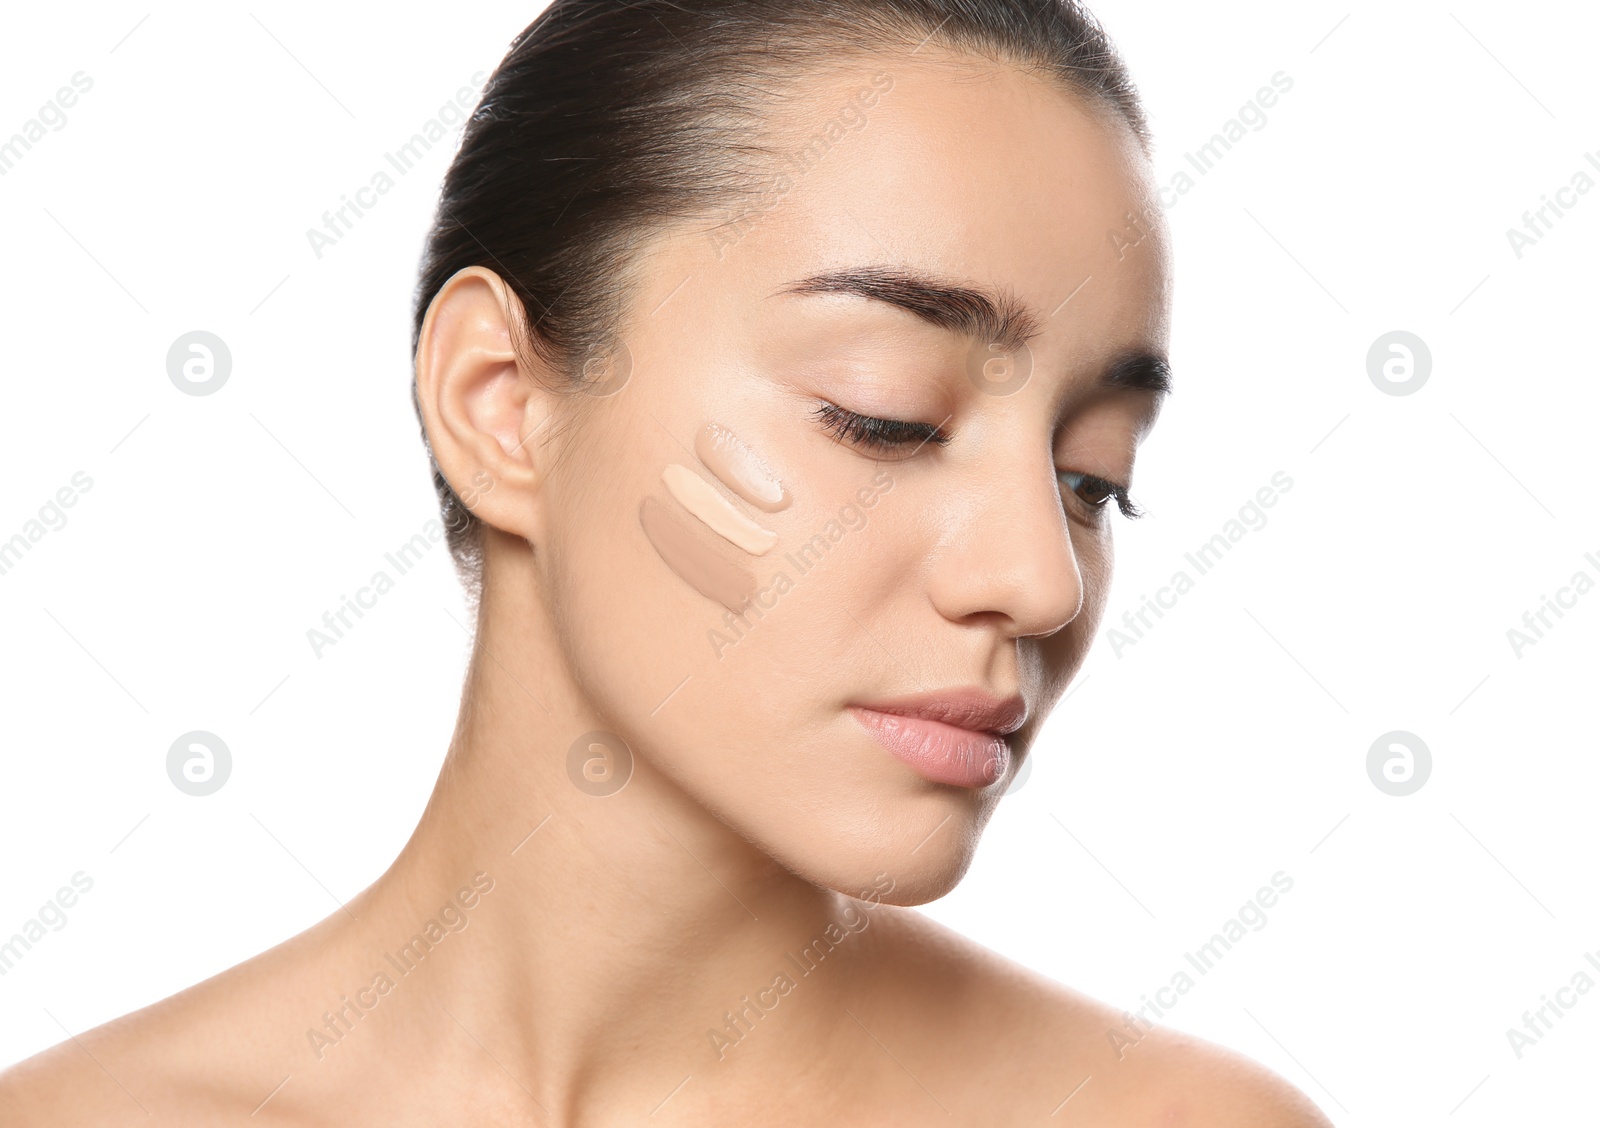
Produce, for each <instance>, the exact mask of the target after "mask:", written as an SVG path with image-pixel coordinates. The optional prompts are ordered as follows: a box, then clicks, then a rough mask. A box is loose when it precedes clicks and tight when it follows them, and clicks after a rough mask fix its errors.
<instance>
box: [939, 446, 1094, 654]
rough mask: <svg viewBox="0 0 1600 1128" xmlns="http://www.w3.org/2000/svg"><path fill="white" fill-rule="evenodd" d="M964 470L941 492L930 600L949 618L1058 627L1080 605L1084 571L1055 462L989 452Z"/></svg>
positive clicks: (1024, 631)
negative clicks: (956, 483)
mask: <svg viewBox="0 0 1600 1128" xmlns="http://www.w3.org/2000/svg"><path fill="white" fill-rule="evenodd" d="M966 477H967V479H968V481H967V482H966V483H964V484H963V486H962V487H960V488H959V490H958V491H957V492H955V493H952V494H948V495H946V502H947V504H948V506H949V508H948V509H947V510H946V511H945V514H944V520H945V522H946V523H945V529H946V530H947V531H946V532H945V534H944V535H943V536H942V537H941V538H940V541H939V544H938V546H937V548H935V550H934V553H933V559H932V561H931V568H930V571H929V580H928V583H929V596H930V598H931V599H932V600H933V603H934V606H935V607H936V608H937V609H938V611H939V613H940V614H941V615H943V616H944V617H945V618H947V619H949V620H951V621H952V622H967V621H970V620H972V619H974V618H975V617H981V616H984V615H989V616H999V617H1001V618H1002V619H1004V620H1005V621H1006V631H1007V633H1008V634H1010V635H1012V636H1014V637H1017V638H1023V637H1041V636H1048V635H1052V634H1054V633H1056V632H1057V631H1059V630H1061V629H1062V628H1063V627H1065V626H1066V625H1067V624H1068V623H1070V622H1072V620H1073V619H1075V618H1076V617H1077V616H1078V614H1079V613H1080V612H1081V611H1082V610H1083V601H1084V578H1083V573H1082V571H1081V570H1080V568H1079V565H1078V554H1077V552H1076V551H1075V550H1074V547H1073V543H1072V529H1071V523H1070V521H1069V520H1068V518H1067V516H1066V512H1065V510H1064V509H1063V508H1062V502H1061V492H1060V485H1059V484H1058V482H1057V479H1056V475H1055V468H1054V465H1053V464H1052V463H1051V462H1050V460H1049V458H1048V456H1043V457H1040V458H1038V459H1036V460H1031V461H1029V462H1028V463H1027V464H1026V465H1024V461H1023V460H1022V459H1021V458H1008V459H1007V460H1006V461H1005V463H1004V464H1001V463H999V462H997V461H996V460H993V459H988V460H985V461H984V462H982V463H981V464H979V465H976V466H974V467H972V472H971V473H969V474H968V475H966Z"/></svg>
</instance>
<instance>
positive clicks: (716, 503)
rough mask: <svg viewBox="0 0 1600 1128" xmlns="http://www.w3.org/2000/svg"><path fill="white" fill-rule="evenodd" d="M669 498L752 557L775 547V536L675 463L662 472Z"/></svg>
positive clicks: (686, 468)
mask: <svg viewBox="0 0 1600 1128" xmlns="http://www.w3.org/2000/svg"><path fill="white" fill-rule="evenodd" d="M661 480H662V481H663V482H665V483H666V484H667V489H668V490H669V491H671V493H672V496H673V497H675V498H677V499H678V502H679V504H681V505H682V506H683V507H684V508H685V509H687V510H688V511H689V512H690V513H693V514H694V515H695V516H696V517H698V518H700V520H702V521H704V522H705V523H706V525H707V526H708V527H709V528H710V529H711V531H712V532H714V533H716V534H717V535H718V536H720V537H721V538H722V539H723V540H725V541H728V542H729V543H730V544H735V545H738V546H739V547H740V548H742V549H744V550H745V551H746V552H748V553H750V555H752V556H760V555H761V554H762V553H763V552H766V551H768V550H769V549H771V548H772V546H773V545H775V544H777V543H778V534H777V533H775V532H773V531H772V530H771V529H763V528H762V527H761V526H760V525H758V524H756V523H755V522H754V521H752V520H750V518H748V517H746V516H745V515H744V514H743V513H740V512H739V511H738V510H737V509H735V508H734V507H733V503H732V502H730V501H729V500H728V499H727V498H725V497H723V496H722V495H721V494H719V493H718V492H717V491H716V489H715V488H714V487H713V486H712V485H711V484H710V483H708V482H707V481H706V480H705V479H704V478H702V477H701V476H700V475H698V474H696V473H695V472H694V471H693V470H691V469H689V468H688V467H687V466H679V465H678V464H677V463H676V462H674V463H673V464H672V465H670V466H668V467H667V468H666V469H665V470H663V471H662V472H661Z"/></svg>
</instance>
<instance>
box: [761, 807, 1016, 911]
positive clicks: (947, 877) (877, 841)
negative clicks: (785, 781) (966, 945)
mask: <svg viewBox="0 0 1600 1128" xmlns="http://www.w3.org/2000/svg"><path fill="white" fill-rule="evenodd" d="M946 813H947V814H949V815H950V819H949V821H948V822H947V823H945V824H944V826H943V828H942V829H940V830H939V831H937V832H936V833H935V834H934V835H933V836H931V837H930V836H929V834H928V828H929V827H931V826H936V825H938V824H939V822H940V820H941V819H943V818H944V817H945V815H944V814H941V815H939V816H938V817H937V818H934V819H932V820H929V819H927V818H926V815H925V814H924V813H922V812H919V813H918V816H917V817H916V818H915V819H912V818H907V819H904V820H903V821H901V825H900V828H899V829H897V830H896V831H892V832H889V834H881V833H880V834H874V835H873V836H872V837H871V839H870V840H867V841H859V842H850V841H849V840H848V839H847V837H846V835H845V834H843V833H840V832H839V831H838V829H837V828H821V829H819V833H818V835H817V837H818V838H821V839H823V840H825V841H827V842H828V843H830V847H829V849H828V850H827V851H826V852H825V853H824V852H814V853H811V854H810V855H808V856H806V857H804V858H798V859H796V861H795V864H793V865H788V866H787V867H786V868H789V869H790V871H791V872H793V873H795V874H797V875H798V876H800V877H803V878H805V879H806V880H808V881H810V882H811V883H812V884H814V885H818V886H821V887H823V888H826V889H831V890H833V891H834V892H837V893H842V894H844V895H846V896H848V897H856V898H859V899H861V900H868V901H878V902H880V903H882V904H885V905H900V906H913V905H925V904H927V903H928V902H930V901H937V900H938V899H939V898H940V897H943V896H944V895H945V894H947V893H949V892H950V891H951V890H952V889H954V888H955V887H956V886H957V885H959V884H960V883H961V879H962V878H963V877H965V876H966V874H967V870H968V868H969V867H970V866H971V865H972V859H973V855H974V854H975V853H976V850H977V845H978V838H979V836H980V835H981V833H982V831H983V825H984V823H985V822H987V820H988V811H987V810H985V811H983V812H981V814H980V815H979V817H977V818H974V816H973V814H972V813H970V812H969V811H954V812H946ZM777 857H778V860H779V862H780V864H785V863H784V862H783V861H782V858H781V856H777Z"/></svg>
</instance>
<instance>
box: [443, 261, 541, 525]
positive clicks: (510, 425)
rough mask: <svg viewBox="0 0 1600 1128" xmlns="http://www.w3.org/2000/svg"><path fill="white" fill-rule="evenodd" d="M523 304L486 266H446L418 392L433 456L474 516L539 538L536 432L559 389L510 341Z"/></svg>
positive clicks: (538, 483)
mask: <svg viewBox="0 0 1600 1128" xmlns="http://www.w3.org/2000/svg"><path fill="white" fill-rule="evenodd" d="M520 311H521V304H520V303H519V302H518V301H517V298H516V296H515V295H514V294H512V293H511V291H510V289H509V287H507V286H506V284H505V282H504V280H503V279H501V278H500V276H499V275H497V274H495V273H494V272H493V271H490V270H485V269H484V268H483V267H479V266H470V267H467V268H466V269H464V270H461V271H459V272H457V273H456V274H455V275H453V276H452V277H451V278H450V280H449V281H448V282H446V283H445V284H444V285H443V286H442V287H441V288H440V290H439V292H438V293H437V294H436V295H434V298H433V301H432V302H431V303H430V304H429V306H428V313H427V316H426V317H425V318H424V319H423V323H422V333H421V335H420V336H419V337H418V340H417V358H416V363H417V400H418V402H419V403H420V405H421V407H422V422H423V426H424V427H425V428H426V430H427V433H428V443H429V445H430V446H431V447H432V449H433V457H434V461H435V462H437V463H438V465H439V470H440V472H442V473H443V474H444V476H445V480H446V481H448V482H449V483H450V485H451V488H453V489H454V490H455V491H456V496H457V497H459V498H460V499H461V500H462V502H463V503H464V504H465V505H466V506H467V508H468V509H469V510H471V511H472V512H473V513H474V514H475V515H476V516H477V517H478V518H479V519H480V520H482V521H484V522H486V523H487V524H489V525H492V526H494V527H495V528H497V529H501V530H503V531H505V532H508V533H512V534H515V535H516V536H519V537H521V538H523V539H524V540H527V541H529V542H530V543H537V542H538V539H539V535H540V533H541V531H542V530H541V528H540V522H539V513H538V505H537V503H536V499H537V495H538V492H539V486H540V483H541V481H542V479H543V475H542V473H541V470H540V465H539V448H540V446H541V440H540V438H539V437H538V434H537V433H538V432H539V431H541V430H543V429H545V427H546V426H547V425H548V424H549V423H550V420H551V411H552V409H553V408H554V406H555V404H554V402H553V400H554V397H555V396H556V393H553V392H551V391H550V390H549V388H550V385H547V384H545V383H543V382H542V381H541V380H539V379H536V378H535V376H536V375H542V374H531V373H528V372H527V371H525V370H524V368H523V367H522V365H521V364H520V362H519V361H518V358H517V354H516V352H515V350H514V349H513V348H512V345H511V342H512V332H513V324H512V318H513V317H520V315H521V313H520Z"/></svg>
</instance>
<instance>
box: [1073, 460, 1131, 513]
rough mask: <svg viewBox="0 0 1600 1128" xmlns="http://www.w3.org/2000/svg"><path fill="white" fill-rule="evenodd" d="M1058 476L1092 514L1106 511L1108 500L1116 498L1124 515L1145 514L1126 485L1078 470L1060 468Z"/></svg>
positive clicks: (1118, 506)
mask: <svg viewBox="0 0 1600 1128" xmlns="http://www.w3.org/2000/svg"><path fill="white" fill-rule="evenodd" d="M1056 478H1057V480H1059V481H1060V483H1061V485H1062V487H1063V488H1064V489H1065V490H1066V491H1067V492H1068V493H1069V494H1071V495H1072V496H1073V497H1075V498H1077V499H1078V501H1079V503H1080V504H1081V505H1083V506H1084V507H1086V508H1087V510H1088V511H1089V513H1090V514H1091V515H1094V516H1098V515H1099V514H1101V513H1102V512H1104V510H1105V508H1106V503H1107V502H1109V501H1113V500H1115V501H1116V503H1117V510H1118V511H1119V512H1120V513H1121V514H1122V515H1123V516H1124V517H1128V518H1132V519H1137V518H1139V517H1143V516H1144V511H1143V510H1142V509H1140V508H1139V506H1138V505H1137V504H1136V503H1135V502H1134V500H1133V498H1131V497H1129V496H1128V488H1127V487H1126V486H1119V485H1117V483H1115V482H1108V481H1107V480H1106V479H1104V478H1097V477H1095V476H1094V475H1093V474H1080V473H1079V472H1078V471H1076V470H1058V471H1056Z"/></svg>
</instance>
